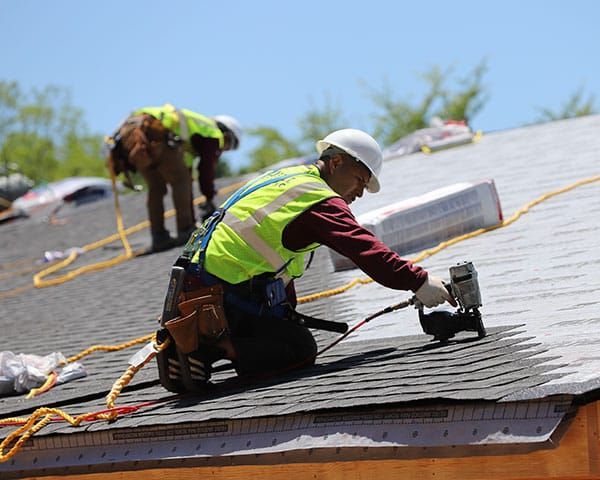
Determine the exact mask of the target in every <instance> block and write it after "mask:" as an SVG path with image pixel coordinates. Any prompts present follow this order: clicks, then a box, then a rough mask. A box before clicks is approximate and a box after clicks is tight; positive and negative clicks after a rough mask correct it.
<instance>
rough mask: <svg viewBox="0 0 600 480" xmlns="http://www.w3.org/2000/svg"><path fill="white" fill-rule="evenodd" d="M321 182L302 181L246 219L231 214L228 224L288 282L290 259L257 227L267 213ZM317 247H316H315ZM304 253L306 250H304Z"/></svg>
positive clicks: (318, 185) (278, 275)
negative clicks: (256, 229)
mask: <svg viewBox="0 0 600 480" xmlns="http://www.w3.org/2000/svg"><path fill="white" fill-rule="evenodd" d="M322 187H323V184H322V183H320V182H318V183H317V182H309V183H301V184H300V185H296V186H295V187H292V188H291V189H290V190H287V191H286V192H284V193H283V194H282V195H280V196H279V197H277V198H276V199H275V201H273V202H271V203H269V204H268V205H266V206H264V207H263V208H259V209H258V210H256V211H255V212H254V213H253V214H252V215H250V216H249V217H248V218H247V219H246V220H243V221H242V220H240V219H239V218H237V217H236V216H235V215H229V217H228V218H227V222H226V224H227V226H228V227H230V228H231V229H232V230H233V231H234V232H235V233H236V234H237V235H238V236H240V237H241V238H243V239H244V240H245V241H246V243H248V245H250V246H251V247H252V248H253V249H254V250H256V252H258V253H259V254H260V255H261V256H263V257H264V258H265V259H266V260H267V261H268V262H269V264H270V265H271V267H272V271H273V272H276V275H275V277H277V278H282V279H283V280H284V282H285V283H286V284H287V283H289V281H290V280H291V279H292V278H291V277H290V275H288V274H287V273H286V271H285V266H286V265H287V264H288V263H289V260H285V259H284V258H283V257H282V256H281V255H280V254H279V252H277V250H275V249H274V248H273V247H271V246H270V245H269V244H268V243H267V242H266V241H265V240H264V239H263V238H262V237H260V236H259V235H258V234H257V233H256V231H255V228H256V227H257V226H258V225H259V224H260V223H261V222H262V221H263V220H264V219H265V218H266V217H267V215H270V214H272V213H273V212H275V211H277V210H279V209H280V208H281V207H283V206H284V205H286V204H287V203H289V202H292V201H294V200H296V199H298V198H299V197H300V196H302V195H304V194H305V193H308V192H310V191H312V190H315V189H318V188H322ZM315 248H316V247H315ZM303 253H304V252H303Z"/></svg>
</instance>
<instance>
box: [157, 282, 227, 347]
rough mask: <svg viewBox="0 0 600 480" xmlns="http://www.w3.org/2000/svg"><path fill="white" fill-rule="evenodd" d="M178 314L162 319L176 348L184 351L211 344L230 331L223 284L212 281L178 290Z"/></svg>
mask: <svg viewBox="0 0 600 480" xmlns="http://www.w3.org/2000/svg"><path fill="white" fill-rule="evenodd" d="M179 298H180V302H179V305H178V309H179V312H180V315H179V316H178V317H175V318H173V319H171V320H168V321H167V322H166V323H165V328H166V329H167V330H168V331H169V333H170V334H171V337H173V340H174V341H175V344H176V345H177V348H179V349H180V350H181V351H182V352H183V353H190V352H194V351H196V350H198V349H199V348H200V347H201V346H202V345H214V344H215V343H217V342H218V341H219V340H221V339H222V338H223V337H224V336H225V335H227V333H228V332H229V327H228V324H227V319H226V318H225V309H224V307H223V287H222V286H221V285H214V286H212V287H203V288H200V289H198V290H195V291H191V292H181V294H180V297H179Z"/></svg>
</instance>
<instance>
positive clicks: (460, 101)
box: [438, 60, 489, 121]
mask: <svg viewBox="0 0 600 480" xmlns="http://www.w3.org/2000/svg"><path fill="white" fill-rule="evenodd" d="M487 71H488V66H487V61H485V60H482V61H481V62H480V63H479V64H478V65H476V66H475V68H474V69H473V70H472V71H471V72H470V73H469V74H468V75H467V76H465V77H463V78H460V79H458V85H459V89H458V90H457V91H455V92H451V91H446V90H444V92H443V96H442V104H443V105H442V108H441V110H440V111H439V112H438V115H439V116H440V117H442V118H444V119H448V120H465V121H470V120H471V119H472V118H473V117H475V116H476V115H477V114H478V113H479V112H480V111H481V110H482V109H483V107H484V106H485V104H486V103H487V101H488V100H489V95H488V93H487V91H486V90H485V87H484V86H483V77H484V76H485V74H486V73H487Z"/></svg>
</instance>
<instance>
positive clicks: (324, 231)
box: [282, 197, 427, 297]
mask: <svg viewBox="0 0 600 480" xmlns="http://www.w3.org/2000/svg"><path fill="white" fill-rule="evenodd" d="M282 240H283V246H284V247H285V248H288V249H290V250H293V251H299V250H302V249H304V248H306V247H307V246H308V245H310V244H311V243H320V244H321V245H326V246H328V247H329V248H331V249H333V250H335V251H336V252H338V253H339V254H341V255H344V256H345V257H348V258H349V259H350V260H352V261H353V262H354V263H355V264H356V266H357V267H358V268H360V269H361V270H362V271H363V272H365V273H366V274H367V275H369V276H370V277H371V278H372V279H373V280H375V281H376V282H377V283H380V284H381V285H384V286H386V287H389V288H393V289H396V290H412V291H413V292H416V291H417V290H418V289H419V287H420V286H421V285H423V283H424V282H425V280H426V278H427V272H426V271H425V270H423V269H422V268H421V267H419V266H417V265H413V264H412V263H411V262H410V261H409V260H406V259H403V258H401V257H400V256H399V255H398V254H397V253H395V252H393V251H392V250H390V248H389V247H388V246H387V245H386V244H385V243H383V242H382V241H381V240H379V239H378V238H377V237H376V236H375V235H373V234H372V233H371V232H370V231H369V230H367V229H366V228H364V227H362V226H361V225H359V223H358V222H357V221H356V218H355V217H354V215H353V214H352V212H351V211H350V208H349V207H348V204H347V203H346V202H345V201H344V200H343V199H341V198H340V197H333V198H330V199H328V200H324V201H323V202H320V203H318V204H316V205H314V206H312V207H311V208H309V209H308V210H306V211H305V212H303V213H302V214H300V215H299V216H298V217H297V218H296V219H294V220H293V221H292V222H290V223H289V225H288V226H287V227H286V228H285V229H284V231H283V238H282ZM292 288H293V287H292ZM292 288H290V289H289V290H288V297H295V292H294V291H293V289H292Z"/></svg>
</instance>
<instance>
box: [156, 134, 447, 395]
mask: <svg viewBox="0 0 600 480" xmlns="http://www.w3.org/2000/svg"><path fill="white" fill-rule="evenodd" d="M317 150H318V152H319V154H320V156H319V159H318V160H317V161H316V164H315V165H310V166H306V165H302V166H294V167H288V168H283V169H281V170H275V171H271V172H268V173H266V174H264V175H262V176H260V177H258V178H257V179H255V180H252V181H250V182H249V183H248V184H246V185H245V186H244V187H242V188H241V189H240V190H239V191H238V192H236V193H235V194H234V195H232V197H230V198H229V199H228V200H227V201H226V202H225V203H224V204H223V205H222V206H221V208H220V209H218V210H217V211H216V212H215V213H214V214H213V216H212V217H211V218H209V219H208V220H207V221H205V222H204V224H203V225H202V227H201V228H200V229H198V230H197V231H196V232H195V233H194V235H192V237H191V239H190V241H189V242H188V244H187V245H186V248H185V250H184V253H183V255H182V256H181V257H180V258H179V260H178V262H177V264H176V265H180V266H182V267H184V268H185V276H184V281H183V287H182V292H181V294H180V295H179V297H178V299H177V301H178V302H179V305H178V306H179V309H178V316H177V317H176V318H173V319H171V320H169V321H167V322H163V324H164V325H165V326H166V329H167V330H168V332H169V333H168V334H167V333H166V331H165V330H163V331H162V333H163V338H164V336H165V335H169V336H171V339H172V340H174V342H173V341H172V342H171V343H170V345H169V347H168V348H166V349H165V350H163V352H161V354H160V355H159V357H158V359H159V372H160V376H161V382H162V384H163V385H164V386H165V387H166V388H167V389H169V390H172V391H186V390H191V391H194V390H202V388H203V387H205V385H206V382H207V381H208V379H209V377H210V366H211V364H212V363H214V362H215V361H216V360H219V359H229V360H231V361H232V362H233V364H234V366H235V368H236V371H237V373H238V374H239V375H251V374H256V373H269V372H277V371H282V370H286V369H289V368H294V367H297V366H300V365H307V364H312V363H313V362H314V359H315V354H316V351H317V346H316V343H315V340H314V338H313V336H312V334H311V332H310V331H309V330H308V329H307V328H306V327H305V326H304V325H301V324H299V323H298V322H294V321H292V320H291V319H292V318H293V314H292V312H294V307H295V306H296V293H295V289H294V279H295V278H298V277H300V276H302V274H303V273H304V268H305V255H306V254H307V253H309V252H312V251H313V250H315V249H316V248H317V247H319V246H320V245H327V246H328V247H330V248H332V249H333V250H335V251H337V252H338V253H340V254H342V255H344V256H347V257H349V258H350V259H351V260H352V261H353V262H354V263H355V264H356V265H357V266H358V267H359V268H360V269H362V270H363V271H364V272H365V273H366V274H367V275H369V276H370V277H371V278H372V279H373V280H375V281H377V282H378V283H380V284H382V285H384V286H386V287H389V288H393V289H397V290H412V291H413V292H415V293H416V296H417V299H418V300H420V301H421V302H422V303H423V304H424V305H425V306H427V307H434V306H437V305H440V304H442V303H444V302H446V301H448V302H450V303H452V304H453V305H455V301H454V299H453V298H452V297H451V296H450V294H449V293H448V291H447V290H446V288H445V287H444V285H443V283H442V281H441V279H440V278H437V277H434V276H432V275H428V273H427V272H426V271H425V270H424V269H423V268H421V267H419V266H417V265H414V264H412V263H411V262H410V261H409V260H406V259H403V258H401V257H400V256H398V255H397V254H396V253H395V252H393V251H391V250H390V249H389V248H388V247H387V246H386V245H385V244H384V243H382V242H381V241H380V240H379V239H378V238H376V237H375V236H374V235H373V234H372V233H371V232H369V231H368V230H366V229H365V228H363V227H361V226H360V225H359V224H358V223H357V221H356V219H355V218H354V215H353V214H352V212H351V211H350V208H349V207H348V205H349V204H350V203H352V202H353V201H354V200H356V199H357V198H360V197H362V195H363V192H364V190H365V189H366V190H367V191H369V192H371V193H376V192H378V191H379V189H380V184H379V178H380V175H381V169H382V163H383V157H382V153H381V149H380V148H379V145H378V144H377V142H376V141H375V140H374V139H373V138H372V137H371V136H369V135H368V134H366V133H365V132H363V131H360V130H355V129H344V130H338V131H335V132H333V133H331V134H329V135H327V136H326V137H325V138H324V139H323V140H320V141H319V142H317ZM300 323H301V322H300ZM159 333H160V332H159ZM160 337H161V336H160V335H159V341H160Z"/></svg>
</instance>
